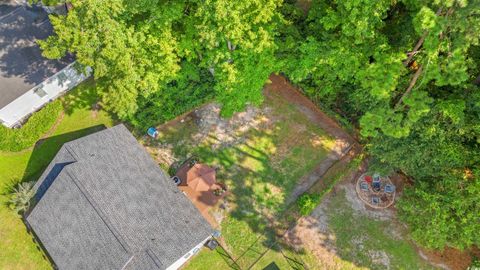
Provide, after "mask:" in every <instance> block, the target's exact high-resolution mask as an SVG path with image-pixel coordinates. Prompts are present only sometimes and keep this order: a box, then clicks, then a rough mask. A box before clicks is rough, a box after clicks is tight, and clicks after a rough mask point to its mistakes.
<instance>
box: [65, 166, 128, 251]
mask: <svg viewBox="0 0 480 270" xmlns="http://www.w3.org/2000/svg"><path fill="white" fill-rule="evenodd" d="M79 163H80V162H75V163H73V164H76V165H77V166H78V164H79ZM82 163H83V162H82ZM69 165H72V164H69ZM80 165H81V164H80ZM67 166H68V165H67ZM64 172H65V173H66V174H68V176H69V178H70V179H71V180H72V182H73V183H74V184H75V185H76V186H77V188H78V189H79V190H80V192H81V193H82V195H83V196H84V197H85V199H86V200H87V201H88V203H89V204H90V205H91V206H92V208H93V210H94V211H95V212H96V213H97V215H98V216H99V217H100V219H101V220H102V222H103V223H104V224H105V226H107V228H108V230H109V231H110V232H112V234H113V236H114V237H115V239H117V241H118V242H119V243H120V245H121V246H122V248H123V249H124V250H125V251H126V252H127V253H128V254H132V252H131V248H130V246H129V245H128V243H127V241H125V239H123V237H122V235H121V234H120V232H119V231H118V230H117V229H116V228H115V226H114V225H113V224H112V222H111V221H110V220H109V218H108V217H107V215H106V214H105V213H104V212H103V211H102V209H101V208H100V207H99V206H98V205H97V203H96V202H95V200H94V199H93V197H92V196H91V195H90V193H89V192H88V190H87V189H86V188H85V187H84V186H83V184H82V183H81V181H79V180H78V179H77V178H76V176H75V173H74V172H72V167H69V168H68V167H66V168H65V170H64Z"/></svg>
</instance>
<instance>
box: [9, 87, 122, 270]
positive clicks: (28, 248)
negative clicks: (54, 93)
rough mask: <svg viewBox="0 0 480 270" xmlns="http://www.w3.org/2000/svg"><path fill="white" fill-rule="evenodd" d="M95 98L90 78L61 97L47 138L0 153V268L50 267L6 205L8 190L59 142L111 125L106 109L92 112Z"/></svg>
mask: <svg viewBox="0 0 480 270" xmlns="http://www.w3.org/2000/svg"><path fill="white" fill-rule="evenodd" d="M97 98H98V97H97V94H96V92H95V87H94V85H93V82H92V81H91V80H89V81H87V82H85V83H83V84H81V85H80V86H79V87H77V88H76V89H74V90H72V91H71V92H70V93H69V94H68V95H66V96H65V97H63V98H62V101H61V102H62V103H63V105H64V116H63V118H62V119H61V121H60V122H59V123H58V126H56V127H55V128H54V130H53V132H52V134H49V136H48V138H46V139H45V140H41V141H40V142H39V143H37V146H35V147H34V148H29V149H27V150H24V151H20V152H0V220H1V222H2V226H1V227H0V239H1V240H0V250H1V252H0V269H5V270H10V269H12V270H13V269H16V270H17V269H28V270H30V269H51V265H50V263H49V262H48V261H47V260H45V259H44V258H43V253H42V251H40V250H39V249H38V248H37V246H36V245H35V244H34V242H33V240H32V236H31V235H30V234H28V233H27V231H26V228H25V225H24V224H23V222H22V220H21V219H20V218H19V216H18V215H17V214H16V213H14V211H13V210H11V209H10V208H9V206H8V201H9V199H10V192H11V189H12V187H13V186H15V185H16V184H18V183H20V182H22V181H36V180H37V178H38V177H39V175H40V174H41V173H42V172H43V170H44V168H45V167H46V166H47V165H48V164H49V163H50V161H51V160H52V158H53V157H54V156H55V154H56V153H57V151H58V150H59V149H60V147H61V146H62V145H63V143H65V142H67V141H71V140H74V139H76V138H79V137H82V136H85V135H87V134H89V133H92V132H95V131H97V130H99V129H101V128H102V127H103V126H107V127H108V126H112V125H113V120H112V119H111V118H110V116H109V115H108V114H107V113H106V112H104V111H101V110H99V111H98V112H95V113H93V112H92V105H93V104H95V103H96V101H97ZM56 102H60V101H56Z"/></svg>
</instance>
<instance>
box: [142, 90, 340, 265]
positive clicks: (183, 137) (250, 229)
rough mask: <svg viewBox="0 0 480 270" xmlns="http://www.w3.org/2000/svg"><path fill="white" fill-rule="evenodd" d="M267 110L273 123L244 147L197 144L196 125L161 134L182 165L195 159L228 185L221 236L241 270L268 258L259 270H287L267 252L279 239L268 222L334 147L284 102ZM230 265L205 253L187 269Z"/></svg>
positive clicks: (250, 134)
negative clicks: (269, 269)
mask: <svg viewBox="0 0 480 270" xmlns="http://www.w3.org/2000/svg"><path fill="white" fill-rule="evenodd" d="M264 106H268V107H269V108H271V110H270V111H269V113H268V114H267V115H266V118H268V120H267V121H265V123H264V124H262V125H260V126H258V127H256V128H253V129H250V130H248V131H241V132H240V131H239V132H237V133H236V136H237V137H238V138H243V140H240V142H236V143H233V144H231V145H226V146H220V147H213V145H215V143H216V142H217V140H218V138H217V134H216V133H215V132H211V133H209V136H207V138H206V139H203V140H198V139H196V135H198V133H199V131H200V129H199V127H198V125H197V124H196V122H195V121H194V120H191V119H190V120H186V121H184V122H178V123H176V124H175V125H170V126H168V128H164V129H161V130H160V138H159V142H161V143H163V144H168V145H172V146H173V147H172V148H173V153H174V154H175V156H176V157H177V158H178V159H179V160H180V161H181V160H185V159H186V158H187V157H189V156H195V157H197V159H198V160H199V161H200V162H203V163H207V164H210V165H212V166H214V167H218V168H220V169H219V170H218V172H217V180H218V181H221V182H224V183H226V184H227V187H228V189H229V190H230V191H231V194H230V195H229V196H228V201H229V208H230V209H229V212H228V214H227V215H226V217H225V219H224V220H223V222H222V224H221V231H222V235H223V239H224V240H225V244H226V247H225V248H226V249H227V251H228V253H229V254H230V255H231V257H232V258H233V260H235V261H236V263H237V264H238V265H239V266H240V267H241V268H245V269H246V268H247V267H249V266H251V265H252V264H253V263H254V262H255V261H256V260H257V259H259V258H261V257H262V254H264V253H265V252H268V253H266V254H265V256H264V257H263V258H262V260H261V261H260V262H259V263H257V264H256V265H255V269H256V268H258V267H259V265H264V266H266V265H268V264H269V263H271V262H273V261H275V262H276V264H277V265H279V266H281V268H282V269H285V268H286V269H288V268H289V267H288V265H289V263H288V261H287V260H286V259H285V258H284V256H283V255H282V253H281V252H280V251H278V250H269V248H268V247H269V246H271V245H272V244H273V243H274V241H273V240H274V238H275V237H274V232H273V230H272V229H271V228H270V226H269V225H271V222H270V221H269V220H268V219H267V218H265V217H269V218H270V219H273V220H276V219H277V217H279V216H280V215H282V214H283V213H284V211H285V210H286V207H287V205H285V199H286V198H287V197H288V195H289V193H290V192H291V191H292V189H293V188H294V187H295V185H296V184H297V182H298V180H299V179H300V178H301V177H302V176H303V175H305V174H307V173H308V172H310V171H312V170H313V168H314V167H315V166H316V165H317V164H318V163H319V162H321V161H322V160H323V159H324V158H325V157H326V155H327V153H328V152H329V150H330V149H331V147H332V146H333V143H334V142H333V139H332V138H330V137H329V136H328V135H326V134H325V132H324V131H323V130H322V129H320V128H319V127H318V126H316V125H314V124H312V123H311V121H309V119H308V118H307V117H306V116H305V115H304V114H303V113H302V112H300V111H299V110H297V108H296V107H294V106H292V105H290V104H289V103H287V102H285V101H284V100H283V99H281V98H280V97H273V98H269V99H267V100H266V104H265V105H264ZM150 146H152V147H154V146H155V143H150ZM161 165H162V164H161ZM162 167H164V168H168V165H167V164H163V166H162ZM170 171H172V170H170ZM302 256H303V255H302ZM304 257H305V256H304ZM231 264H232V262H231V259H226V258H225V256H221V255H219V254H218V252H216V251H214V252H211V251H208V250H204V251H202V252H201V253H200V254H199V255H197V256H196V257H195V258H194V259H193V260H191V262H190V263H189V264H188V265H187V266H186V269H212V268H213V267H217V268H222V269H225V268H226V267H227V266H228V265H231Z"/></svg>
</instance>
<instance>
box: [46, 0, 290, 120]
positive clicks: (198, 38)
mask: <svg viewBox="0 0 480 270" xmlns="http://www.w3.org/2000/svg"><path fill="white" fill-rule="evenodd" d="M71 4H72V5H73V9H72V10H71V11H70V12H69V13H68V15H67V16H52V18H51V21H52V24H53V26H54V29H55V33H56V34H55V35H53V36H51V37H49V38H48V39H47V40H45V41H41V42H40V45H41V47H42V48H43V50H44V55H45V56H47V57H49V58H59V57H61V56H63V55H65V54H66V53H71V54H74V55H75V56H76V58H77V61H78V62H79V63H80V64H82V65H84V66H90V67H92V68H93V70H94V77H95V79H96V80H97V81H98V83H99V87H100V89H101V92H102V101H103V104H104V105H105V106H106V107H107V108H108V109H110V110H111V111H113V112H114V113H116V114H117V115H118V116H119V117H120V118H122V119H131V118H132V117H133V116H134V115H135V113H138V111H139V103H142V102H141V100H142V99H145V98H146V99H148V98H149V97H150V96H152V95H155V97H157V98H158V99H160V100H162V99H163V100H165V102H169V101H170V99H169V98H170V97H171V95H170V94H169V93H168V90H167V89H168V88H169V87H170V86H171V85H172V84H176V83H177V82H178V81H183V80H186V77H188V76H190V75H191V74H192V70H191V68H194V69H196V73H197V74H202V76H203V77H204V79H202V83H203V82H204V81H212V80H213V91H212V93H209V94H208V95H207V94H205V95H202V96H205V97H206V96H208V97H210V96H211V97H213V98H215V99H216V100H217V101H219V102H221V103H222V104H223V113H224V114H225V115H231V114H232V113H233V112H235V111H239V110H242V109H243V108H244V106H245V105H246V104H248V103H252V104H260V103H261V102H262V95H261V91H260V90H259V89H261V88H262V86H263V84H264V83H265V82H266V80H267V79H268V76H269V74H270V73H271V72H272V70H275V61H274V51H275V48H276V46H275V43H274V37H275V33H276V26H277V23H279V22H281V21H282V20H281V15H280V13H279V12H278V11H277V7H278V6H279V5H280V1H278V0H249V1H242V2H241V3H234V2H231V1H225V0H216V1H213V0H212V1H180V2H178V1H176V2H175V1H173V2H172V1H160V0H157V1H123V0H107V1H99V0H74V1H71ZM186 66H188V67H189V69H182V67H186ZM203 69H206V70H208V71H209V73H210V75H208V74H207V73H205V72H202V70H203ZM208 77H211V78H208ZM183 90H184V89H183V88H177V93H176V95H184V94H188V92H185V93H183V92H182V91H183ZM162 92H167V93H165V95H162ZM157 102H158V100H157ZM192 102H193V101H192ZM193 103H194V104H197V103H196V102H193ZM143 104H145V102H143ZM142 109H143V108H142ZM159 120H162V119H159Z"/></svg>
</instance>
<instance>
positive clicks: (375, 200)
mask: <svg viewBox="0 0 480 270" xmlns="http://www.w3.org/2000/svg"><path fill="white" fill-rule="evenodd" d="M379 203H380V198H378V197H372V204H375V205H376V204H379Z"/></svg>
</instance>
